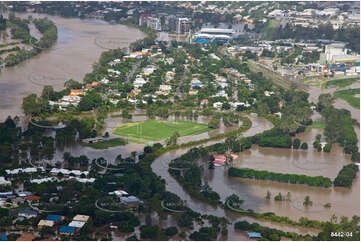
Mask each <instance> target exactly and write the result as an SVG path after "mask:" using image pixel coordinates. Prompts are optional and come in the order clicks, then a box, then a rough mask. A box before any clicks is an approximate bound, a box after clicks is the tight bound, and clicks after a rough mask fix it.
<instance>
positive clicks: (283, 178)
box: [228, 167, 332, 187]
mask: <svg viewBox="0 0 361 242" xmlns="http://www.w3.org/2000/svg"><path fill="white" fill-rule="evenodd" d="M228 175H229V176H234V177H242V178H251V179H258V180H270V181H279V182H286V183H291V184H306V185H309V186H320V187H330V186H331V185H332V182H331V180H330V178H327V177H323V176H306V175H297V174H283V173H274V172H269V171H263V170H262V171H258V170H253V169H249V168H234V167H231V168H229V170H228Z"/></svg>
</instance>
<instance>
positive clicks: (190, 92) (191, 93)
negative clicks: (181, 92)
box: [188, 90, 198, 95]
mask: <svg viewBox="0 0 361 242" xmlns="http://www.w3.org/2000/svg"><path fill="white" fill-rule="evenodd" d="M188 94H189V95H197V94H198V91H197V90H191V91H189V92H188Z"/></svg>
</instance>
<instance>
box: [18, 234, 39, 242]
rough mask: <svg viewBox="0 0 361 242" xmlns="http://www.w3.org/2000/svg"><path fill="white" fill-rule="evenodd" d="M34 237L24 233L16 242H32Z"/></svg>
mask: <svg viewBox="0 0 361 242" xmlns="http://www.w3.org/2000/svg"><path fill="white" fill-rule="evenodd" d="M35 238H36V237H35V235H33V234H29V233H24V234H22V235H21V236H20V237H19V238H18V239H17V240H16V241H32V240H34V239H35Z"/></svg>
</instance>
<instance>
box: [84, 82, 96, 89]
mask: <svg viewBox="0 0 361 242" xmlns="http://www.w3.org/2000/svg"><path fill="white" fill-rule="evenodd" d="M97 86H99V82H92V83H88V84H86V87H87V88H88V89H92V88H94V87H97Z"/></svg>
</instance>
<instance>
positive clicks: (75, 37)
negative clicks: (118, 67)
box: [0, 14, 360, 240]
mask: <svg viewBox="0 0 361 242" xmlns="http://www.w3.org/2000/svg"><path fill="white" fill-rule="evenodd" d="M31 15H33V17H36V16H46V15H37V14H31ZM21 16H23V17H25V15H21ZM47 17H48V18H50V19H52V20H53V21H54V22H55V23H56V25H57V27H58V42H57V44H56V45H55V46H54V47H52V48H51V49H49V50H47V51H44V52H43V53H41V54H40V55H38V56H36V57H33V58H31V59H30V60H27V61H25V62H23V63H21V64H19V65H17V66H15V67H11V68H6V69H5V70H3V71H2V73H1V74H0V110H1V112H0V120H3V119H5V118H6V117H7V116H8V115H12V116H14V115H22V112H21V108H20V107H21V103H22V98H23V97H24V96H26V95H28V94H30V93H34V92H35V93H37V94H40V92H41V89H42V85H53V86H54V87H55V89H61V88H62V86H63V83H64V82H65V81H66V80H68V79H70V78H73V79H75V80H79V81H80V80H81V79H82V78H83V76H84V74H85V73H87V72H89V71H91V65H92V64H93V63H94V62H95V61H97V60H98V58H99V55H100V54H101V52H103V51H104V50H105V49H104V48H103V47H101V46H99V45H97V44H96V40H97V39H99V38H104V39H106V38H113V39H115V38H121V39H122V42H121V43H122V44H121V46H120V47H125V46H126V45H127V44H129V43H131V42H133V41H134V40H136V39H140V38H142V37H143V36H144V35H143V33H141V32H140V31H138V30H136V29H131V28H128V27H126V26H122V25H110V24H107V23H105V22H103V21H99V20H80V19H73V18H69V19H66V18H61V17H56V16H47ZM34 80H36V81H34ZM314 92H315V93H314ZM314 92H313V91H311V96H312V98H311V99H315V100H314V101H316V100H317V99H316V98H317V97H318V95H317V93H316V91H314ZM316 96H317V97H316ZM337 105H341V104H337ZM352 113H353V117H356V116H359V110H358V115H357V111H355V110H354V112H352ZM144 118H145V117H142V116H133V121H140V120H144ZM250 119H251V121H252V127H251V128H250V129H249V130H247V131H246V132H244V133H243V135H244V136H251V135H254V134H256V133H260V132H263V131H264V130H267V129H270V128H272V124H271V123H270V122H268V121H267V120H265V119H263V118H258V117H251V116H250ZM358 120H359V117H358ZM199 121H201V122H206V121H207V120H206V119H204V120H202V118H200V120H199ZM120 122H122V120H121V118H108V120H107V121H106V124H107V128H106V129H107V130H108V131H109V130H111V129H112V128H113V127H115V125H116V124H118V123H120ZM228 129H230V128H226V127H223V126H222V127H221V129H220V130H218V131H214V133H206V134H201V135H197V136H192V137H182V138H180V140H179V141H180V142H188V141H191V140H197V139H203V138H208V137H210V136H212V135H214V134H216V133H217V132H225V131H228ZM355 129H356V131H357V132H358V133H359V131H360V130H359V128H358V127H355ZM320 132H322V131H320V130H315V129H312V130H309V131H306V132H304V133H302V134H299V135H297V137H298V138H300V139H301V141H302V142H307V143H308V146H309V149H308V150H307V151H304V150H292V149H275V148H262V147H257V146H253V148H252V149H250V150H247V151H244V152H242V153H240V154H238V155H239V157H238V158H237V159H235V160H234V162H233V165H234V166H236V167H248V168H253V169H257V170H269V171H273V172H281V173H286V172H287V173H295V174H305V175H310V176H318V175H322V176H326V177H329V178H331V179H334V178H335V177H336V175H337V173H338V171H339V170H340V169H341V167H342V166H343V165H345V164H348V163H350V157H349V156H348V155H344V154H343V152H342V148H341V147H339V146H337V145H334V146H333V148H332V151H331V152H330V153H323V152H317V151H315V150H313V148H312V142H313V140H314V137H315V136H316V134H318V133H320ZM216 142H220V141H211V142H208V143H207V144H204V145H210V144H212V143H216ZM143 147H144V145H142V144H134V143H130V144H128V145H126V146H122V147H114V148H109V149H106V150H95V149H92V148H85V147H82V146H80V145H76V146H73V147H70V148H66V149H65V150H58V152H57V154H56V159H58V160H61V159H62V153H63V152H64V151H70V152H72V155H74V156H77V155H81V154H86V155H87V156H88V157H90V158H97V157H104V158H105V159H108V160H109V161H113V160H114V158H115V157H116V156H117V155H118V154H122V155H123V157H124V156H127V155H130V153H131V152H132V151H141V150H142V149H143ZM188 150H189V148H187V149H179V150H176V151H171V152H168V153H166V154H164V155H162V156H160V157H159V158H157V159H156V160H155V161H154V162H153V164H152V169H153V171H154V172H155V173H156V174H157V175H158V176H160V177H161V178H163V179H165V181H166V188H167V190H169V191H171V192H173V193H175V194H177V195H178V196H180V197H181V198H182V199H184V200H186V201H187V205H188V206H189V207H190V208H191V209H193V210H195V211H197V212H200V213H207V214H214V215H217V216H226V217H227V218H228V219H229V220H230V221H236V220H240V219H246V220H248V221H251V222H259V223H260V224H262V225H266V226H270V227H274V228H278V229H282V230H284V231H295V232H298V233H307V232H310V233H315V231H313V230H310V229H305V228H295V227H290V226H287V225H280V224H277V223H271V222H267V221H259V220H257V221H256V220H255V219H253V218H249V217H244V216H240V215H238V214H236V213H234V212H230V211H225V210H224V209H223V208H220V207H214V206H210V205H207V204H205V203H203V202H200V201H198V200H196V199H193V198H191V197H190V196H189V195H188V194H187V193H186V192H185V191H184V190H183V188H182V187H181V186H180V185H179V184H178V183H177V182H176V181H175V180H174V179H173V178H172V177H171V176H170V175H169V173H168V164H169V162H170V161H171V160H173V159H175V158H176V157H179V156H180V155H182V154H184V153H185V152H187V151H188ZM204 179H205V180H206V181H207V182H208V183H209V185H210V186H211V187H212V188H213V189H214V190H215V191H216V192H218V193H219V194H220V196H221V200H222V201H224V199H225V198H226V197H227V196H229V195H231V194H233V193H235V194H237V195H238V196H239V197H240V198H241V199H242V200H244V204H243V205H242V206H243V208H245V209H253V210H254V211H256V212H274V213H276V214H277V215H282V216H288V217H290V218H291V219H294V220H298V219H299V218H300V217H308V218H310V219H318V220H323V221H325V220H329V218H330V217H331V216H332V214H336V215H337V216H348V217H351V216H353V215H356V214H359V213H360V208H359V203H360V179H359V175H358V176H357V178H356V179H355V181H354V183H353V186H352V188H351V189H342V188H329V189H326V188H318V187H309V186H305V185H289V184H283V183H277V182H267V181H255V180H246V179H238V178H229V177H228V176H227V170H226V169H225V168H223V167H217V168H216V169H215V170H205V172H204ZM267 191H270V192H271V194H272V197H273V196H275V195H276V194H278V192H281V193H282V194H284V195H285V194H286V193H287V192H290V193H291V202H276V201H274V200H273V199H271V200H270V201H267V200H266V199H265V196H266V193H267ZM306 195H309V196H310V198H311V200H312V201H313V203H314V205H313V206H312V207H311V208H309V209H305V208H304V207H303V206H302V202H303V199H304V197H305V196H306ZM328 202H329V203H331V208H324V207H323V204H325V203H328ZM173 223H174V222H169V223H167V224H173ZM229 232H230V234H229V237H228V239H231V240H239V239H240V238H241V239H245V237H244V235H242V234H240V233H239V232H236V231H234V229H233V226H230V228H229Z"/></svg>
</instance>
